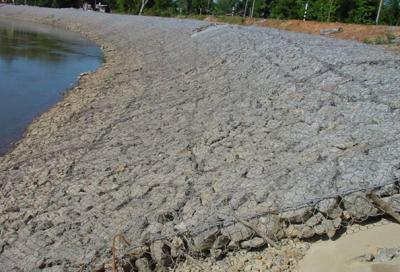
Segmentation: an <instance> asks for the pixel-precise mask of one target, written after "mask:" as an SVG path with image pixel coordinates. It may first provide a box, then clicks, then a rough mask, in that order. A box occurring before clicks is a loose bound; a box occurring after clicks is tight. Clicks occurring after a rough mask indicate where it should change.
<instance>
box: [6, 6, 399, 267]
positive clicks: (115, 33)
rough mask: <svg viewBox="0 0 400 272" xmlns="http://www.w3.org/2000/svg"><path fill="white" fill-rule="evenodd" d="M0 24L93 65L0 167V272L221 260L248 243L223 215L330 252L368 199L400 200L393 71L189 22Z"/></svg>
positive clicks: (83, 17) (342, 44)
mask: <svg viewBox="0 0 400 272" xmlns="http://www.w3.org/2000/svg"><path fill="white" fill-rule="evenodd" d="M0 17H12V18H14V19H25V20H32V21H35V22H40V23H46V24H52V25H56V26H59V27H63V28H67V29H70V30H73V31H77V32H80V33H83V34H85V35H87V36H88V37H89V38H90V39H92V40H94V41H96V42H97V43H99V44H101V45H102V48H103V51H104V55H105V61H106V62H105V64H104V65H103V66H102V67H101V68H100V69H99V70H98V71H96V72H95V73H93V74H89V75H83V76H82V77H81V79H80V82H79V86H77V87H76V88H74V89H73V90H71V91H70V92H68V93H67V94H66V96H65V98H64V100H63V101H61V102H59V103H58V104H57V105H56V106H55V107H53V108H52V109H51V110H49V111H48V112H46V113H45V114H43V115H42V116H40V118H38V119H37V120H35V121H34V122H33V123H32V124H31V125H30V126H29V128H28V129H27V132H26V134H25V137H24V138H23V139H22V140H21V141H19V143H18V144H17V145H16V146H15V148H14V149H13V150H12V151H11V152H9V153H8V154H7V155H6V156H4V157H3V158H1V159H0V181H1V183H0V184H1V198H0V207H1V210H0V225H1V226H2V228H1V234H0V235H1V237H2V239H1V241H2V242H1V244H0V263H1V264H2V265H3V268H4V269H5V270H7V271H13V270H17V268H19V269H22V270H27V271H31V270H35V269H43V270H46V269H47V270H49V271H50V270H51V271H76V270H77V269H81V270H85V269H86V270H93V269H94V268H99V267H100V268H101V267H103V263H104V262H108V263H109V262H110V259H111V256H112V254H111V244H112V240H113V237H115V235H117V234H123V235H124V237H126V238H127V240H128V243H129V244H130V246H126V244H125V243H124V242H123V241H122V239H117V242H118V243H117V245H118V250H117V252H118V254H117V256H116V257H117V259H121V256H120V255H125V257H126V258H125V259H124V260H125V261H127V263H126V265H130V264H129V262H130V263H131V264H132V265H134V264H135V265H136V266H138V265H141V264H143V263H144V266H146V264H145V263H146V262H149V265H150V266H151V267H152V268H154V267H155V266H162V265H170V264H171V256H172V257H174V256H175V257H174V259H173V260H174V261H176V259H177V258H178V257H177V256H180V255H181V254H183V255H185V254H187V252H190V254H191V255H192V256H196V254H197V255H203V254H204V255H210V254H222V253H224V252H225V251H226V250H235V249H237V248H239V247H244V245H243V244H242V242H243V241H245V240H249V239H252V238H253V236H254V235H256V234H255V233H254V231H253V230H251V229H249V228H246V227H244V226H243V225H242V224H240V223H237V222H236V220H235V217H233V214H235V215H236V216H239V217H241V218H243V219H245V220H247V219H249V218H250V217H251V218H253V221H251V222H252V223H254V224H257V226H260V227H263V228H264V229H263V231H262V232H263V233H264V234H265V235H268V236H269V237H271V239H277V240H278V239H281V238H283V237H287V236H289V237H292V238H307V237H311V236H314V235H329V236H332V235H335V233H336V231H337V229H339V228H340V227H341V226H342V225H345V224H347V223H349V222H351V221H352V220H356V219H357V220H363V219H364V218H366V217H367V216H370V215H376V214H377V213H378V211H377V209H376V208H375V207H374V206H373V205H372V204H371V203H370V202H369V201H366V200H365V198H364V196H365V192H364V191H365V190H366V189H370V188H375V189H377V190H376V193H377V194H378V195H381V196H382V197H385V200H387V201H392V202H393V201H394V203H396V202H395V201H396V200H397V199H398V197H399V188H398V186H397V183H396V182H397V181H398V178H400V173H399V163H400V155H399V154H400V152H399V151H400V150H399V147H400V143H399V141H400V140H399V139H398V135H399V132H400V122H399V120H400V111H399V109H400V94H399V93H398V86H399V83H400V77H399V65H398V64H399V63H400V56H398V55H395V54H392V53H390V52H385V51H383V50H382V49H380V48H377V47H374V46H370V45H364V44H359V43H355V42H349V41H336V40H332V39H327V38H320V37H315V36H310V35H304V34H299V33H290V32H284V31H279V30H274V29H265V28H256V27H246V28H243V27H235V26H215V25H212V24H209V23H207V22H201V21H191V20H177V19H165V18H154V17H137V16H124V15H111V14H100V13H95V12H83V11H79V10H69V9H62V10H58V9H43V8H33V7H23V6H15V7H13V6H2V7H0ZM321 216H322V217H321ZM308 220H311V221H310V222H308ZM248 221H250V220H248ZM235 222H236V223H235ZM307 222H308V223H307ZM233 223H234V224H233ZM306 223H307V224H306ZM176 236H179V237H180V238H179V239H178V238H176ZM174 237H175V238H176V239H173V238H174ZM163 238H164V239H163ZM184 238H186V239H187V240H185V239H184ZM160 240H161V241H160ZM163 240H168V241H170V242H174V244H173V245H171V244H168V243H167V244H165V243H164V242H162V241H163ZM182 240H183V241H182ZM252 243H254V241H252ZM138 245H141V246H143V247H140V248H138V247H135V246H138ZM120 246H121V247H120ZM174 250H177V251H178V253H176V252H175V253H173V251H174ZM132 252H135V254H133V253H132ZM182 252H183V253H182ZM212 252H213V253H212ZM128 253H129V254H128ZM127 256H128V257H127ZM178 259H179V258H178ZM138 260H139V261H138ZM120 264H121V262H120ZM100 268H99V269H100Z"/></svg>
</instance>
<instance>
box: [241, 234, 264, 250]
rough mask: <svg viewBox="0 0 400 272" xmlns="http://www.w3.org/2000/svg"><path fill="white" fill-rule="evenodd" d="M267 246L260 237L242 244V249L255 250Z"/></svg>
mask: <svg viewBox="0 0 400 272" xmlns="http://www.w3.org/2000/svg"><path fill="white" fill-rule="evenodd" d="M265 244H266V242H265V241H264V239H262V238H260V237H255V238H253V239H251V240H247V241H243V242H241V243H240V247H241V248H244V249H255V248H259V247H262V246H264V245H265Z"/></svg>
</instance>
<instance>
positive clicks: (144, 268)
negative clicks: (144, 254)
mask: <svg viewBox="0 0 400 272" xmlns="http://www.w3.org/2000/svg"><path fill="white" fill-rule="evenodd" d="M135 266H136V268H137V269H138V272H151V271H152V269H151V268H150V263H149V260H148V259H146V258H139V259H137V260H136V261H135Z"/></svg>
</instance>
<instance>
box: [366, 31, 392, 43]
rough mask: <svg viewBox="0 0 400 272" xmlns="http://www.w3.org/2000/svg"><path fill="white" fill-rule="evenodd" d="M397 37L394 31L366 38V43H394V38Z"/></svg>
mask: <svg viewBox="0 0 400 272" xmlns="http://www.w3.org/2000/svg"><path fill="white" fill-rule="evenodd" d="M394 39H396V36H394V35H393V34H392V33H389V32H388V33H386V34H385V35H384V36H378V37H375V38H365V39H364V41H363V42H364V43H367V44H379V45H382V44H391V43H393V40H394Z"/></svg>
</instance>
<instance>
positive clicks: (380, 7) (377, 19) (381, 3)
mask: <svg viewBox="0 0 400 272" xmlns="http://www.w3.org/2000/svg"><path fill="white" fill-rule="evenodd" d="M382 5H383V0H381V1H380V2H379V8H378V14H376V21H375V23H376V24H378V23H379V16H380V15H381V10H382Z"/></svg>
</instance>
